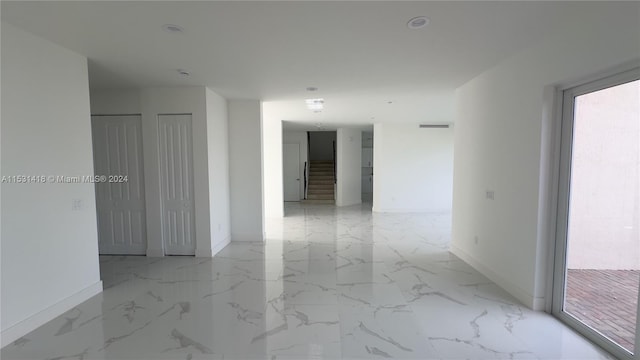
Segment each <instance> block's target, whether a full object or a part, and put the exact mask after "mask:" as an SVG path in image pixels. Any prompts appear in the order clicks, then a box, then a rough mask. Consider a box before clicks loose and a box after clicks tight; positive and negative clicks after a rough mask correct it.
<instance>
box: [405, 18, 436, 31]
mask: <svg viewBox="0 0 640 360" xmlns="http://www.w3.org/2000/svg"><path fill="white" fill-rule="evenodd" d="M429 22H431V20H430V19H429V18H428V17H426V16H417V17H414V18H413V19H411V20H409V22H408V23H407V27H408V28H409V29H413V30H415V29H422V28H423V27H425V26H427V25H429Z"/></svg>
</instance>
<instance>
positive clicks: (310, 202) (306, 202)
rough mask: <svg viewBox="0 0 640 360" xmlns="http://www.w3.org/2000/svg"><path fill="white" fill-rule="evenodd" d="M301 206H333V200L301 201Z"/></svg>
mask: <svg viewBox="0 0 640 360" xmlns="http://www.w3.org/2000/svg"><path fill="white" fill-rule="evenodd" d="M302 203H303V204H335V200H310V199H307V200H302Z"/></svg>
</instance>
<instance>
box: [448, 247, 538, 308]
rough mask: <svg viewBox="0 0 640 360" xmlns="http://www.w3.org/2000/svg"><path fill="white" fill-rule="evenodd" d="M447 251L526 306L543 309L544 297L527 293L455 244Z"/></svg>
mask: <svg viewBox="0 0 640 360" xmlns="http://www.w3.org/2000/svg"><path fill="white" fill-rule="evenodd" d="M449 251H451V253H453V254H454V255H455V256H457V257H459V258H460V259H462V260H463V261H464V262H466V263H467V264H469V265H471V267H473V268H474V269H476V270H478V271H479V272H480V273H482V275H484V276H486V277H488V278H489V280H491V281H493V282H494V283H496V284H497V285H498V286H500V287H501V288H502V289H503V290H504V291H506V292H508V293H509V294H511V295H512V296H513V297H515V298H516V299H518V300H519V301H520V302H522V304H524V305H525V306H526V307H528V308H530V309H532V310H536V311H544V306H545V301H544V297H535V296H533V295H531V294H529V292H527V291H526V290H524V289H522V288H521V287H520V286H518V285H516V284H514V283H513V282H511V281H509V280H507V279H505V278H504V277H503V276H502V275H499V274H498V273H496V272H494V271H493V270H491V269H490V268H489V267H488V266H486V265H484V264H482V263H481V262H479V261H477V260H476V259H475V258H474V257H473V256H471V255H469V254H468V253H466V252H465V251H464V250H462V249H460V248H459V247H457V246H455V245H451V248H450V249H449Z"/></svg>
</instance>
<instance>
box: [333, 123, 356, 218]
mask: <svg viewBox="0 0 640 360" xmlns="http://www.w3.org/2000/svg"><path fill="white" fill-rule="evenodd" d="M336 162H337V163H336V178H337V184H336V205H337V206H348V205H355V204H360V203H361V202H362V130H359V129H346V128H339V129H338V131H337V134H336Z"/></svg>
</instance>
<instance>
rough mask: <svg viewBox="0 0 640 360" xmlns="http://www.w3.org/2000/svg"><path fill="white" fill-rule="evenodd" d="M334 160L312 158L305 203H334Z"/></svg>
mask: <svg viewBox="0 0 640 360" xmlns="http://www.w3.org/2000/svg"><path fill="white" fill-rule="evenodd" d="M333 185H334V173H333V161H332V160H312V161H311V163H310V165H309V189H308V191H307V200H305V203H313V204H334V203H335V197H334V194H333Z"/></svg>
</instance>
